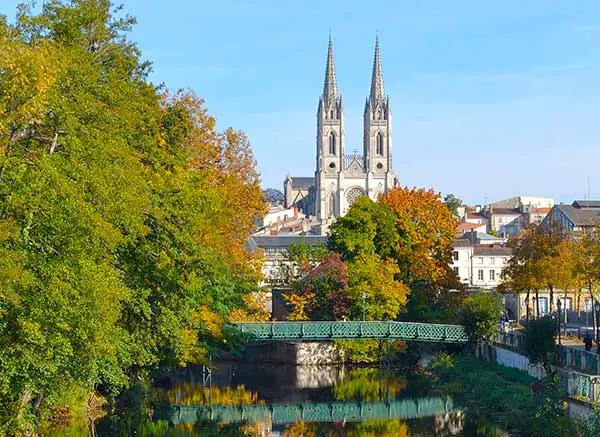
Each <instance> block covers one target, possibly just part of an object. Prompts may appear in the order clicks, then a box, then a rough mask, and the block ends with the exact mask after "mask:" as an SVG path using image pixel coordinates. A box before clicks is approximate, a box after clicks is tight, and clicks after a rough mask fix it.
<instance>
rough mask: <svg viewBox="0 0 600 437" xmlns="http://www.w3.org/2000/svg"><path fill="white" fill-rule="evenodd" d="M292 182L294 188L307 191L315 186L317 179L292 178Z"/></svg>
mask: <svg viewBox="0 0 600 437" xmlns="http://www.w3.org/2000/svg"><path fill="white" fill-rule="evenodd" d="M290 179H291V180H292V188H293V189H296V190H299V189H304V190H307V189H309V188H310V187H312V186H313V185H314V184H315V178H312V177H290Z"/></svg>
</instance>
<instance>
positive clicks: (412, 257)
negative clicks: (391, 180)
mask: <svg viewBox="0 0 600 437" xmlns="http://www.w3.org/2000/svg"><path fill="white" fill-rule="evenodd" d="M382 201H383V203H384V204H386V205H387V206H389V207H390V208H391V209H392V211H394V214H396V218H397V219H396V227H397V229H398V233H399V234H400V243H399V244H398V247H397V248H396V253H397V257H398V259H399V261H400V267H401V269H403V273H404V274H405V275H406V278H407V279H408V281H409V282H413V281H416V280H425V281H428V282H433V283H435V282H438V281H441V280H443V279H444V278H445V276H446V275H447V273H448V264H449V262H450V261H451V256H452V241H453V240H454V237H455V235H456V229H457V222H456V221H455V220H454V218H453V217H452V213H451V212H450V210H449V209H448V207H447V206H446V205H445V204H444V203H443V201H442V198H441V196H440V194H439V193H436V192H435V191H433V190H425V189H423V188H419V189H417V188H402V187H398V188H394V189H392V190H390V191H388V192H387V193H386V194H385V195H384V196H383V198H382Z"/></svg>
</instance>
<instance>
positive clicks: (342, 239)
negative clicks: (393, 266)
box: [329, 196, 400, 261]
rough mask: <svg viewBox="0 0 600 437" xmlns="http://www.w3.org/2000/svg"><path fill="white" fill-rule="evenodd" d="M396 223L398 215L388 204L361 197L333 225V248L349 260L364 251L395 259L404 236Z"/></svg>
mask: <svg viewBox="0 0 600 437" xmlns="http://www.w3.org/2000/svg"><path fill="white" fill-rule="evenodd" d="M395 222H396V216H395V214H394V212H393V211H392V210H391V209H390V208H389V207H388V206H386V205H385V204H383V203H380V202H374V201H372V200H371V199H369V198H368V197H366V196H360V197H359V198H358V199H356V201H355V202H354V203H353V204H352V206H351V207H350V210H349V211H348V213H347V214H346V215H345V216H344V217H340V218H338V219H337V220H336V221H335V223H333V225H332V226H331V237H330V239H329V249H330V250H333V251H335V252H338V253H340V254H341V255H342V258H343V259H344V260H345V261H349V260H352V259H353V258H354V257H355V256H357V255H358V254H360V253H365V254H373V253H376V254H377V255H379V256H380V257H381V258H392V257H393V256H394V251H395V248H396V245H397V244H398V243H399V238H400V237H399V235H398V232H397V230H396V226H395Z"/></svg>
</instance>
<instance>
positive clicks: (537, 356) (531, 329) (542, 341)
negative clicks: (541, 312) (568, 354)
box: [525, 316, 558, 374]
mask: <svg viewBox="0 0 600 437" xmlns="http://www.w3.org/2000/svg"><path fill="white" fill-rule="evenodd" d="M557 333H558V325H557V323H556V320H555V319H554V318H553V317H551V316H544V317H541V318H539V319H535V320H530V321H529V322H527V324H526V325H525V354H526V355H527V357H528V358H529V361H530V362H531V363H532V364H542V365H543V366H544V368H545V369H546V372H547V373H548V374H550V372H551V369H550V365H551V364H552V363H553V362H554V360H555V358H556V341H555V337H556V334H557Z"/></svg>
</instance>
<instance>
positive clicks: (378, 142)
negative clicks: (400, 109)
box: [376, 132, 383, 156]
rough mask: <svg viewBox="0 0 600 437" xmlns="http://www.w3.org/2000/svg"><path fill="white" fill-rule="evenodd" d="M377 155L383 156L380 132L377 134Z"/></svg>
mask: <svg viewBox="0 0 600 437" xmlns="http://www.w3.org/2000/svg"><path fill="white" fill-rule="evenodd" d="M376 138H377V154H378V155H382V156H383V135H381V132H377V137H376Z"/></svg>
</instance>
